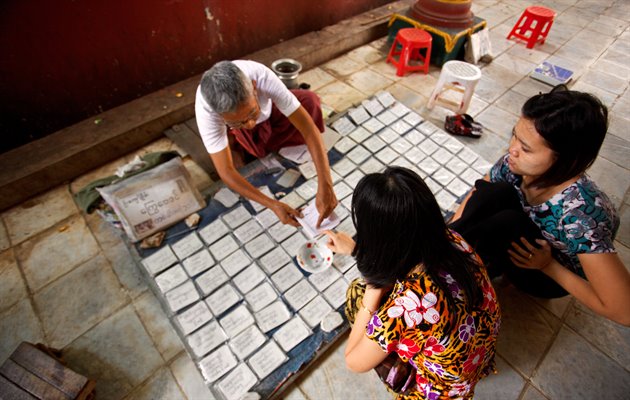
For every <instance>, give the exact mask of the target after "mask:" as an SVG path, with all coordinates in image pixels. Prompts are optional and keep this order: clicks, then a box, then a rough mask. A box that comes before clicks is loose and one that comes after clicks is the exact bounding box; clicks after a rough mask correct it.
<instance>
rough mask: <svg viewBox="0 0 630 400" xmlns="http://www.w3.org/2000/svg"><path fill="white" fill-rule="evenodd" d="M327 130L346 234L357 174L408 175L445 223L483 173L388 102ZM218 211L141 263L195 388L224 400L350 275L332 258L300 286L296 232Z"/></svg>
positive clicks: (303, 333) (330, 302) (311, 321)
mask: <svg viewBox="0 0 630 400" xmlns="http://www.w3.org/2000/svg"><path fill="white" fill-rule="evenodd" d="M332 128H333V129H335V131H337V132H338V133H339V134H340V135H341V139H340V140H339V141H338V142H337V143H336V144H335V146H334V147H335V149H336V150H337V151H338V152H340V153H341V154H343V157H342V158H341V160H340V161H338V162H337V163H335V164H334V165H333V166H332V171H331V172H332V175H333V181H334V188H335V192H336V193H337V196H338V197H339V200H340V206H339V208H338V210H337V212H338V214H339V215H340V217H341V219H342V222H341V224H340V225H339V226H338V228H337V229H338V230H340V231H346V232H349V233H351V234H352V233H354V226H353V225H352V220H351V218H349V211H348V210H349V209H350V202H351V198H352V190H353V188H354V187H355V186H356V184H357V182H358V181H359V180H360V179H361V177H362V176H363V175H365V174H368V173H372V172H379V171H382V170H384V169H385V166H389V165H399V166H402V167H407V168H410V169H412V170H414V171H415V172H417V173H418V174H419V175H420V176H421V177H423V178H424V179H425V181H426V182H427V184H428V186H429V187H430V188H431V190H432V191H433V193H434V194H435V196H436V199H437V201H438V203H439V205H440V207H441V209H442V210H443V212H444V213H446V212H448V211H450V210H451V208H452V207H453V206H454V205H455V202H456V200H457V199H458V198H460V197H461V196H463V195H464V194H465V193H466V192H467V191H468V190H469V189H470V188H471V186H472V184H473V183H474V181H475V180H476V179H479V178H481V177H482V176H483V174H485V173H486V172H487V171H488V169H489V168H490V164H489V163H488V162H487V161H485V160H483V159H482V158H481V157H479V156H478V155H477V154H475V153H474V152H473V151H471V150H470V149H467V148H465V146H464V145H462V144H461V143H460V142H459V141H458V140H456V139H455V138H453V137H451V136H449V135H448V134H447V133H446V132H444V131H443V130H441V129H439V128H438V127H437V126H435V125H434V124H432V123H430V122H428V121H424V120H423V119H422V117H421V116H420V115H418V114H417V113H415V112H414V111H412V110H410V109H409V108H407V107H406V106H404V105H403V104H402V103H399V102H397V101H396V100H395V99H394V98H393V96H391V94H389V93H387V92H381V93H379V94H377V95H376V96H374V97H373V98H371V99H368V100H365V101H364V102H363V103H362V104H361V105H360V106H358V107H356V108H353V109H351V110H349V111H348V113H346V114H345V115H344V116H343V117H341V118H339V119H337V120H336V121H335V122H334V123H333V124H332ZM316 187H317V183H316V177H315V178H311V179H310V180H307V181H306V182H305V183H303V184H302V185H301V186H300V187H297V188H295V190H294V191H292V192H291V193H289V195H287V196H286V197H284V198H283V201H285V202H287V203H288V204H289V205H291V206H292V207H300V206H303V205H304V204H306V203H307V202H309V201H311V200H312V199H313V197H314V196H315V193H316V191H315V190H316ZM263 189H264V190H265V191H267V192H269V189H268V188H263ZM227 197H228V198H230V197H232V196H227ZM226 206H233V207H232V208H230V209H229V210H228V211H226V212H225V213H224V214H222V215H221V216H220V218H218V219H217V220H216V221H214V222H212V223H211V224H209V225H208V226H206V227H204V228H203V229H201V230H199V232H193V233H191V234H190V235H189V236H187V237H185V238H183V239H181V240H180V241H178V242H177V243H175V244H173V245H172V246H170V247H169V246H167V247H165V248H163V249H161V250H160V251H158V252H156V253H154V254H153V255H152V256H150V257H148V258H147V259H145V260H144V261H143V264H144V265H145V267H146V269H147V271H148V272H149V274H150V275H152V276H154V277H155V281H156V285H157V287H158V288H159V291H160V294H161V295H162V296H163V297H164V299H165V301H166V303H167V304H168V305H169V308H170V310H169V311H170V315H171V320H172V321H173V324H174V325H175V326H176V328H177V329H178V330H179V332H180V334H181V336H182V338H183V339H184V342H185V344H186V346H187V347H188V349H189V353H190V354H191V356H192V357H193V359H194V360H195V362H196V364H197V366H198V367H199V369H200V371H201V372H202V375H203V376H204V379H205V380H206V382H207V383H208V384H209V385H210V386H211V387H212V388H213V389H214V390H215V392H218V393H220V394H221V396H223V397H225V398H227V399H230V398H239V397H240V396H241V395H242V394H243V393H245V392H247V391H248V390H250V389H251V388H252V387H253V386H255V385H256V384H257V383H258V382H259V381H260V380H262V379H264V378H265V377H266V376H268V375H269V374H270V373H271V372H273V370H275V369H277V368H278V367H280V366H281V365H282V364H283V363H285V362H286V361H287V360H288V357H287V352H288V351H290V350H291V349H292V348H294V347H295V346H297V345H299V343H300V342H301V341H303V340H304V339H306V338H307V337H308V336H310V335H311V334H313V333H314V332H315V330H316V329H319V328H318V326H319V323H320V321H321V320H322V318H323V317H324V316H325V315H327V314H329V313H330V312H331V311H333V310H335V309H338V308H339V307H341V306H342V305H343V304H344V302H345V290H346V288H347V286H348V283H349V282H351V281H352V280H353V279H354V278H356V277H358V276H359V272H358V270H357V268H356V265H355V263H354V262H353V260H352V259H351V258H350V257H336V259H335V262H334V268H332V269H329V270H328V271H327V272H325V273H320V274H314V275H310V276H309V275H308V273H304V272H303V271H302V270H301V269H299V268H298V267H297V266H296V264H295V263H294V262H293V260H292V257H293V255H294V254H295V253H296V251H297V247H298V246H300V245H301V244H302V243H303V242H304V241H305V240H306V237H305V236H304V235H303V234H302V232H301V229H298V228H294V227H291V226H287V225H282V224H281V223H279V222H278V221H277V218H276V217H275V214H273V212H271V210H267V209H264V208H262V207H259V206H258V205H254V204H253V206H254V209H255V212H256V214H255V215H252V214H250V213H249V211H248V210H247V209H246V208H245V207H244V206H243V204H242V203H240V202H231V203H226ZM270 331H274V334H273V335H270V334H269V332H270Z"/></svg>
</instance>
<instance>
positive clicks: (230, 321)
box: [219, 304, 254, 338]
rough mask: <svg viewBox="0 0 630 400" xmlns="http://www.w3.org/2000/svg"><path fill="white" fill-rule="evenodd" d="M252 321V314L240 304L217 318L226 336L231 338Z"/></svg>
mask: <svg viewBox="0 0 630 400" xmlns="http://www.w3.org/2000/svg"><path fill="white" fill-rule="evenodd" d="M253 323H254V316H253V315H252V314H251V313H250V312H249V311H248V310H247V307H245V305H243V304H241V305H240V306H238V307H236V308H235V309H234V310H232V311H230V312H229V313H228V314H227V315H226V316H224V317H223V318H221V319H220V320H219V324H220V325H221V328H223V330H224V331H225V333H226V334H227V335H228V337H230V338H233V337H235V336H236V335H238V334H239V333H241V332H242V331H243V330H244V329H245V328H247V327H248V326H250V325H251V324H253Z"/></svg>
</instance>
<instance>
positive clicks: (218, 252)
mask: <svg viewBox="0 0 630 400" xmlns="http://www.w3.org/2000/svg"><path fill="white" fill-rule="evenodd" d="M236 249H238V243H236V240H234V238H233V237H232V236H230V235H227V236H225V237H224V238H223V239H221V240H219V241H218V242H215V243H214V244H212V245H211V246H210V252H211V253H212V255H213V256H214V258H215V259H217V260H223V259H224V258H225V257H227V256H228V255H229V254H232V252H234V250H236Z"/></svg>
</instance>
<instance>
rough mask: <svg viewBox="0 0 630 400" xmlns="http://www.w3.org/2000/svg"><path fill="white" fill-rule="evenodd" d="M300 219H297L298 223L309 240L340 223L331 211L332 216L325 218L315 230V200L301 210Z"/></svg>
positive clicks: (316, 212)
mask: <svg viewBox="0 0 630 400" xmlns="http://www.w3.org/2000/svg"><path fill="white" fill-rule="evenodd" d="M302 215H303V217H302V218H297V220H298V222H299V223H300V225H302V227H303V228H304V232H306V234H307V235H308V237H309V238H311V239H313V238H315V237H316V236H317V235H319V234H320V233H322V232H323V231H325V230H329V229H333V228H335V227H336V226H337V225H339V223H340V222H341V221H340V220H339V217H338V216H337V214H335V212H334V211H333V212H332V214H330V215H329V216H328V218H325V219H324V220H323V221H322V223H321V225H320V227H319V228H317V220H318V219H319V211H317V207H316V206H315V200H313V201H311V202H310V203H309V204H308V205H307V206H306V207H305V208H304V209H303V210H302Z"/></svg>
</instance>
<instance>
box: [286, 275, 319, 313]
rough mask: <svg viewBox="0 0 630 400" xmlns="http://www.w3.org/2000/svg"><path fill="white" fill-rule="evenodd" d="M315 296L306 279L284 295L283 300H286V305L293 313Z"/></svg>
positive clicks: (314, 291) (315, 293)
mask: <svg viewBox="0 0 630 400" xmlns="http://www.w3.org/2000/svg"><path fill="white" fill-rule="evenodd" d="M315 296H317V291H316V290H315V289H314V288H313V286H311V284H310V283H308V281H307V280H306V279H303V280H301V281H300V282H298V283H297V284H296V285H295V286H293V287H292V288H291V289H289V290H287V291H286V292H285V293H284V298H285V299H286V300H287V303H289V305H290V306H291V307H292V308H293V309H294V310H295V311H299V310H300V309H301V308H302V307H304V306H305V305H306V303H308V302H309V301H311V300H312V299H313V298H314V297H315Z"/></svg>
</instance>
